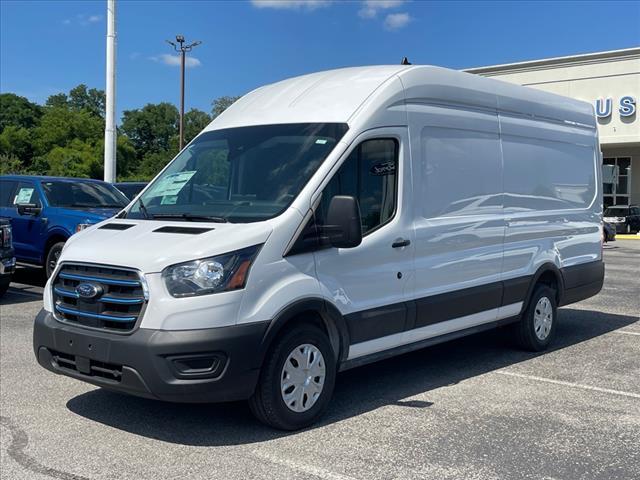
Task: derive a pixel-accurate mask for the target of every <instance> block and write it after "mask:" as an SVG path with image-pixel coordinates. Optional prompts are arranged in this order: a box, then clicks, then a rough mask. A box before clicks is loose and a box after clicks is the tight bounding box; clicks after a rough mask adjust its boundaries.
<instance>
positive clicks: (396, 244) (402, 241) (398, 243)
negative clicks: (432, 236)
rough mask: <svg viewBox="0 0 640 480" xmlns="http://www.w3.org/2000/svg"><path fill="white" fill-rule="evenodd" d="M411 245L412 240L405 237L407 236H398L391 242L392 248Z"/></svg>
mask: <svg viewBox="0 0 640 480" xmlns="http://www.w3.org/2000/svg"><path fill="white" fill-rule="evenodd" d="M409 245H411V240H409V239H405V238H398V239H397V240H396V241H394V242H393V243H392V244H391V247H392V248H402V247H408V246H409Z"/></svg>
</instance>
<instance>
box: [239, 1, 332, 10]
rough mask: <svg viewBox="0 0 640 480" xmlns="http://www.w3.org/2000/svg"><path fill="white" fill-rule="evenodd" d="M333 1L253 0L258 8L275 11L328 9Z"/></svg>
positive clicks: (252, 2)
mask: <svg viewBox="0 0 640 480" xmlns="http://www.w3.org/2000/svg"><path fill="white" fill-rule="evenodd" d="M331 3H333V0H251V4H252V5H253V6H254V7H256V8H273V9H275V10H301V9H305V10H316V9H318V8H324V7H328V6H329V5H331Z"/></svg>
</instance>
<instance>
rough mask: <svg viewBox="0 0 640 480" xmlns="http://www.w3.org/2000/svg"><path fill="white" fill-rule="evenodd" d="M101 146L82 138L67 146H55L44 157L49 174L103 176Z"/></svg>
mask: <svg viewBox="0 0 640 480" xmlns="http://www.w3.org/2000/svg"><path fill="white" fill-rule="evenodd" d="M100 153H101V148H100V146H96V145H95V144H93V143H90V142H85V141H82V140H80V139H74V140H71V142H69V143H68V144H67V145H65V146H55V147H53V148H52V149H51V151H50V152H48V153H47V154H46V155H45V156H44V157H45V158H46V160H47V164H48V165H49V172H48V173H49V175H56V176H65V177H67V176H68V177H87V178H100V177H101V176H102V157H101V155H100Z"/></svg>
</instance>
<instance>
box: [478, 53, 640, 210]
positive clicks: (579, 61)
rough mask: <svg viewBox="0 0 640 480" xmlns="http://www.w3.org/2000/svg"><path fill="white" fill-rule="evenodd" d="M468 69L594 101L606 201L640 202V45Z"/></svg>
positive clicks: (606, 202) (616, 203) (615, 202)
mask: <svg viewBox="0 0 640 480" xmlns="http://www.w3.org/2000/svg"><path fill="white" fill-rule="evenodd" d="M466 71H467V72H470V73H475V74H478V75H482V76H485V77H493V78H497V79H499V80H504V81H507V82H513V83H517V84H520V85H525V86H528V87H532V88H539V89H541V90H546V91H548V92H553V93H558V94H560V95H565V96H567V97H572V98H576V99H579V100H584V101H587V102H589V103H592V104H593V105H594V108H595V111H596V115H597V117H598V133H599V136H600V148H601V150H602V155H603V162H604V165H605V167H603V180H604V182H605V183H604V204H605V206H609V205H630V204H635V205H640V119H639V118H638V117H640V114H639V113H638V111H637V109H638V105H637V102H639V101H640V48H629V49H625V50H613V51H609V52H597V53H589V54H585V55H574V56H570V57H558V58H548V59H542V60H532V61H526V62H519V63H510V64H506V65H494V66H490V67H479V68H471V69H467V70H466ZM606 165H609V166H608V167H607V166H606Z"/></svg>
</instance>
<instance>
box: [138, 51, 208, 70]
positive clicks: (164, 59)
mask: <svg viewBox="0 0 640 480" xmlns="http://www.w3.org/2000/svg"><path fill="white" fill-rule="evenodd" d="M149 60H153V61H154V62H158V63H164V64H165V65H169V66H171V67H179V66H180V55H170V54H168V53H163V54H162V55H157V56H154V57H149ZM184 65H185V67H187V68H192V67H199V66H200V65H202V62H201V61H200V60H198V59H197V58H196V57H186V58H185V61H184Z"/></svg>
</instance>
